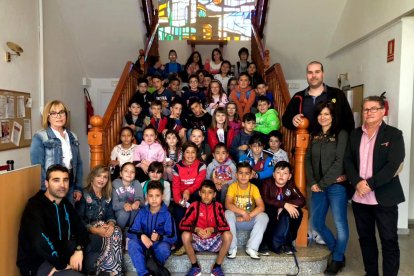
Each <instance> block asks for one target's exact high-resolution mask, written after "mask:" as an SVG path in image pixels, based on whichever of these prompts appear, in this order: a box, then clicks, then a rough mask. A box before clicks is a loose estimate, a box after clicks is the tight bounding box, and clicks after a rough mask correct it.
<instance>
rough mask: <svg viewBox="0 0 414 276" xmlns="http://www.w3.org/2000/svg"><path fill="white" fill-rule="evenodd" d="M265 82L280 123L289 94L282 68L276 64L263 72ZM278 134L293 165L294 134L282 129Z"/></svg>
mask: <svg viewBox="0 0 414 276" xmlns="http://www.w3.org/2000/svg"><path fill="white" fill-rule="evenodd" d="M265 80H266V83H267V85H268V87H269V91H272V92H273V96H274V99H275V102H274V106H275V107H276V110H277V111H278V112H279V119H280V121H282V116H283V114H284V113H285V110H286V107H287V105H288V103H289V101H290V94H289V90H288V86H287V83H286V80H285V76H284V74H283V70H282V66H281V65H280V64H279V63H276V64H274V65H272V66H271V67H270V68H269V69H267V70H266V72H265ZM280 132H282V134H283V147H284V148H285V149H286V151H287V154H288V156H289V160H290V162H291V163H292V164H294V160H295V158H294V155H293V152H292V149H294V148H295V132H294V131H292V130H290V129H287V128H284V127H282V128H281V129H280Z"/></svg>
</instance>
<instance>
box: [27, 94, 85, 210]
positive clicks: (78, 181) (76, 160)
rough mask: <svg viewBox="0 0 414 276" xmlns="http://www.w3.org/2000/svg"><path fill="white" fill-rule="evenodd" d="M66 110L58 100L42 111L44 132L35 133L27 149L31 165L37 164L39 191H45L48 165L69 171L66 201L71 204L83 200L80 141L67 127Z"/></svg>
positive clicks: (47, 105)
mask: <svg viewBox="0 0 414 276" xmlns="http://www.w3.org/2000/svg"><path fill="white" fill-rule="evenodd" d="M68 121H69V118H68V109H67V107H66V106H65V104H64V103H63V102H61V101H59V100H53V101H50V102H48V103H47V104H46V106H45V108H44V109H43V118H42V126H43V129H41V130H39V131H37V132H36V133H35V135H34V136H33V138H32V143H31V145H30V160H31V163H32V165H35V164H40V166H41V182H40V188H41V189H42V190H46V187H45V177H46V170H47V168H49V166H50V165H53V164H61V165H64V166H65V167H66V168H68V169H69V192H68V193H67V195H66V197H67V198H68V199H69V201H70V202H72V204H73V203H74V202H76V201H79V200H80V199H81V197H82V177H83V171H82V159H81V156H80V152H79V140H78V137H77V136H76V134H75V133H73V132H72V131H70V130H69V129H68V128H67V127H66V126H67V125H68Z"/></svg>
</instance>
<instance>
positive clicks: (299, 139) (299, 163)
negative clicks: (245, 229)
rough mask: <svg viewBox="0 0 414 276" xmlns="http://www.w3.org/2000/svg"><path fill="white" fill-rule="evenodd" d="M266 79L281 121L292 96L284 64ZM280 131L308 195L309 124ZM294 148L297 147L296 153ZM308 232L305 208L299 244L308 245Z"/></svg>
mask: <svg viewBox="0 0 414 276" xmlns="http://www.w3.org/2000/svg"><path fill="white" fill-rule="evenodd" d="M265 80H266V83H267V85H268V87H269V90H270V91H273V95H274V99H275V102H274V106H275V107H276V109H277V110H278V112H279V119H280V121H281V119H282V116H283V114H284V113H285V111H286V107H287V105H288V103H289V101H290V98H291V97H290V94H289V90H288V86H287V83H286V80H285V76H284V74H283V70H282V66H281V65H280V64H279V63H276V64H274V65H272V66H271V67H270V68H268V69H267V70H266V71H265ZM280 132H281V133H282V135H283V148H284V149H285V150H286V151H287V153H288V156H289V161H290V163H291V164H294V168H295V170H294V174H295V176H294V179H295V184H296V185H297V186H298V188H299V190H300V191H301V192H302V194H303V195H304V196H305V197H306V182H305V164H304V159H305V154H306V149H307V147H308V142H309V134H308V132H307V125H306V124H304V125H301V126H300V127H298V131H297V132H296V133H295V132H294V131H292V130H290V129H287V128H285V127H283V126H282V128H281V129H280ZM292 149H295V151H294V152H295V153H294V154H293V151H292ZM307 233H308V211H307V209H306V208H304V209H303V219H302V224H301V226H300V228H299V231H298V237H297V239H296V244H297V246H302V247H305V246H307V241H308V240H307Z"/></svg>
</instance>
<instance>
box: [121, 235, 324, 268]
mask: <svg viewBox="0 0 414 276" xmlns="http://www.w3.org/2000/svg"><path fill="white" fill-rule="evenodd" d="M246 234H247V233H246ZM237 236H238V237H239V238H240V243H238V250H237V257H236V258H235V259H232V260H231V259H227V258H226V259H225V260H224V263H223V265H222V268H223V271H224V273H226V275H227V274H237V275H287V274H291V275H296V274H297V268H296V265H295V261H294V258H293V255H287V254H280V255H278V254H275V253H271V255H270V256H262V257H261V259H260V260H253V259H251V258H250V257H249V256H248V255H247V254H246V253H245V252H244V246H243V245H242V244H245V240H244V239H243V237H241V236H244V235H243V233H240V234H239V233H238V235H237ZM296 249H297V252H296V256H297V259H298V263H299V268H300V271H299V275H313V274H320V273H323V271H324V270H325V269H326V265H327V259H328V257H329V254H330V252H329V250H328V249H327V247H326V246H321V245H317V244H314V243H313V244H311V245H310V246H308V247H302V248H296ZM197 259H198V262H199V264H200V266H201V269H202V273H203V274H208V275H209V274H210V269H211V267H212V265H213V264H214V261H215V259H216V254H213V253H197ZM124 265H125V269H126V271H129V272H132V271H135V268H134V266H133V264H132V262H131V259H130V257H129V255H128V254H125V255H124ZM166 267H167V268H168V270H169V271H170V272H171V273H172V274H173V275H185V274H186V273H187V271H188V270H189V269H190V267H191V264H190V261H189V260H188V257H187V255H183V256H179V257H177V256H172V255H171V256H170V257H169V258H168V261H167V263H166ZM128 275H133V274H131V273H128Z"/></svg>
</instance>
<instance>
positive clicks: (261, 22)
mask: <svg viewBox="0 0 414 276" xmlns="http://www.w3.org/2000/svg"><path fill="white" fill-rule="evenodd" d="M267 5H268V0H258V1H257V2H256V6H255V10H254V11H253V16H252V25H253V26H254V27H255V29H256V30H257V34H258V37H260V39H263V31H264V26H265V21H266V15H267Z"/></svg>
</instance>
